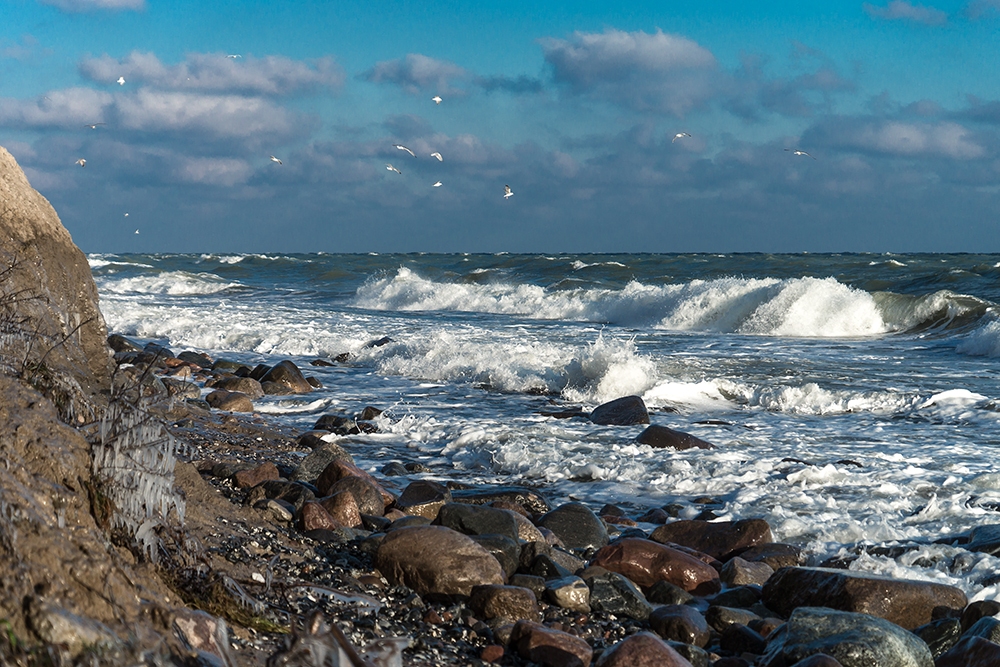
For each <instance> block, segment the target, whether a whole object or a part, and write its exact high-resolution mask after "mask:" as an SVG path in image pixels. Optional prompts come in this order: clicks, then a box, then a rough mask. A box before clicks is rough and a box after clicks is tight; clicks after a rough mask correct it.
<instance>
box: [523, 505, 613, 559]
mask: <svg viewBox="0 0 1000 667" xmlns="http://www.w3.org/2000/svg"><path fill="white" fill-rule="evenodd" d="M536 525H537V526H539V527H541V528H547V529H548V530H551V531H552V532H553V533H555V534H556V535H557V536H558V537H559V539H560V540H562V543H563V544H565V545H566V548H567V549H600V548H601V547H603V546H605V545H606V544H607V543H608V531H607V529H606V528H605V527H604V523H603V522H601V520H600V519H599V518H598V517H597V515H596V514H594V513H593V512H592V511H591V510H590V508H588V507H587V506H586V505H581V504H580V503H566V504H564V505H560V506H559V507H557V508H555V509H554V510H551V511H549V512H546V513H545V514H543V515H542V516H541V517H540V518H539V519H538V521H537V522H536Z"/></svg>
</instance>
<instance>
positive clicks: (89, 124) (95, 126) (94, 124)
mask: <svg viewBox="0 0 1000 667" xmlns="http://www.w3.org/2000/svg"><path fill="white" fill-rule="evenodd" d="M104 124H105V123H87V124H85V125H84V127H89V128H90V129H92V130H96V129H97V126H98V125H104Z"/></svg>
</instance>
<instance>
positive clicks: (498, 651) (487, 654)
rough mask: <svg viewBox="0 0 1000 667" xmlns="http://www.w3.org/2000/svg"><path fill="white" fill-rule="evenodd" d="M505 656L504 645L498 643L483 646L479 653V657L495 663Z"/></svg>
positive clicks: (484, 660)
mask: <svg viewBox="0 0 1000 667" xmlns="http://www.w3.org/2000/svg"><path fill="white" fill-rule="evenodd" d="M503 656H504V650H503V646H498V645H496V644H490V645H489V646H486V647H484V648H483V650H482V652H481V653H480V654H479V659H480V660H482V661H483V662H488V663H494V662H500V659H501V658H503Z"/></svg>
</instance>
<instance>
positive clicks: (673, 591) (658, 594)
mask: <svg viewBox="0 0 1000 667" xmlns="http://www.w3.org/2000/svg"><path fill="white" fill-rule="evenodd" d="M646 599H647V600H649V601H650V602H652V603H653V604H666V605H671V604H688V603H689V602H692V601H693V600H694V596H693V595H691V594H690V593H688V592H687V591H686V590H684V589H683V588H681V587H680V586H675V585H674V584H672V583H670V582H669V581H657V582H656V583H655V584H653V585H652V586H650V587H649V592H648V593H647V594H646Z"/></svg>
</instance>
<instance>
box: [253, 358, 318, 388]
mask: <svg viewBox="0 0 1000 667" xmlns="http://www.w3.org/2000/svg"><path fill="white" fill-rule="evenodd" d="M260 382H261V384H263V383H265V382H276V383H277V384H283V385H285V386H286V387H288V388H289V389H291V390H292V391H294V392H295V393H296V394H308V393H309V392H310V391H312V389H313V388H312V385H311V384H309V382H308V381H306V378H305V376H304V375H302V371H300V370H299V367H298V366H296V365H295V364H294V363H292V362H291V361H289V360H287V359H285V360H284V361H279V362H278V363H277V364H275V365H274V366H272V367H271V370H269V371H268V372H267V373H265V374H264V375H263V377H261V378H260Z"/></svg>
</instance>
